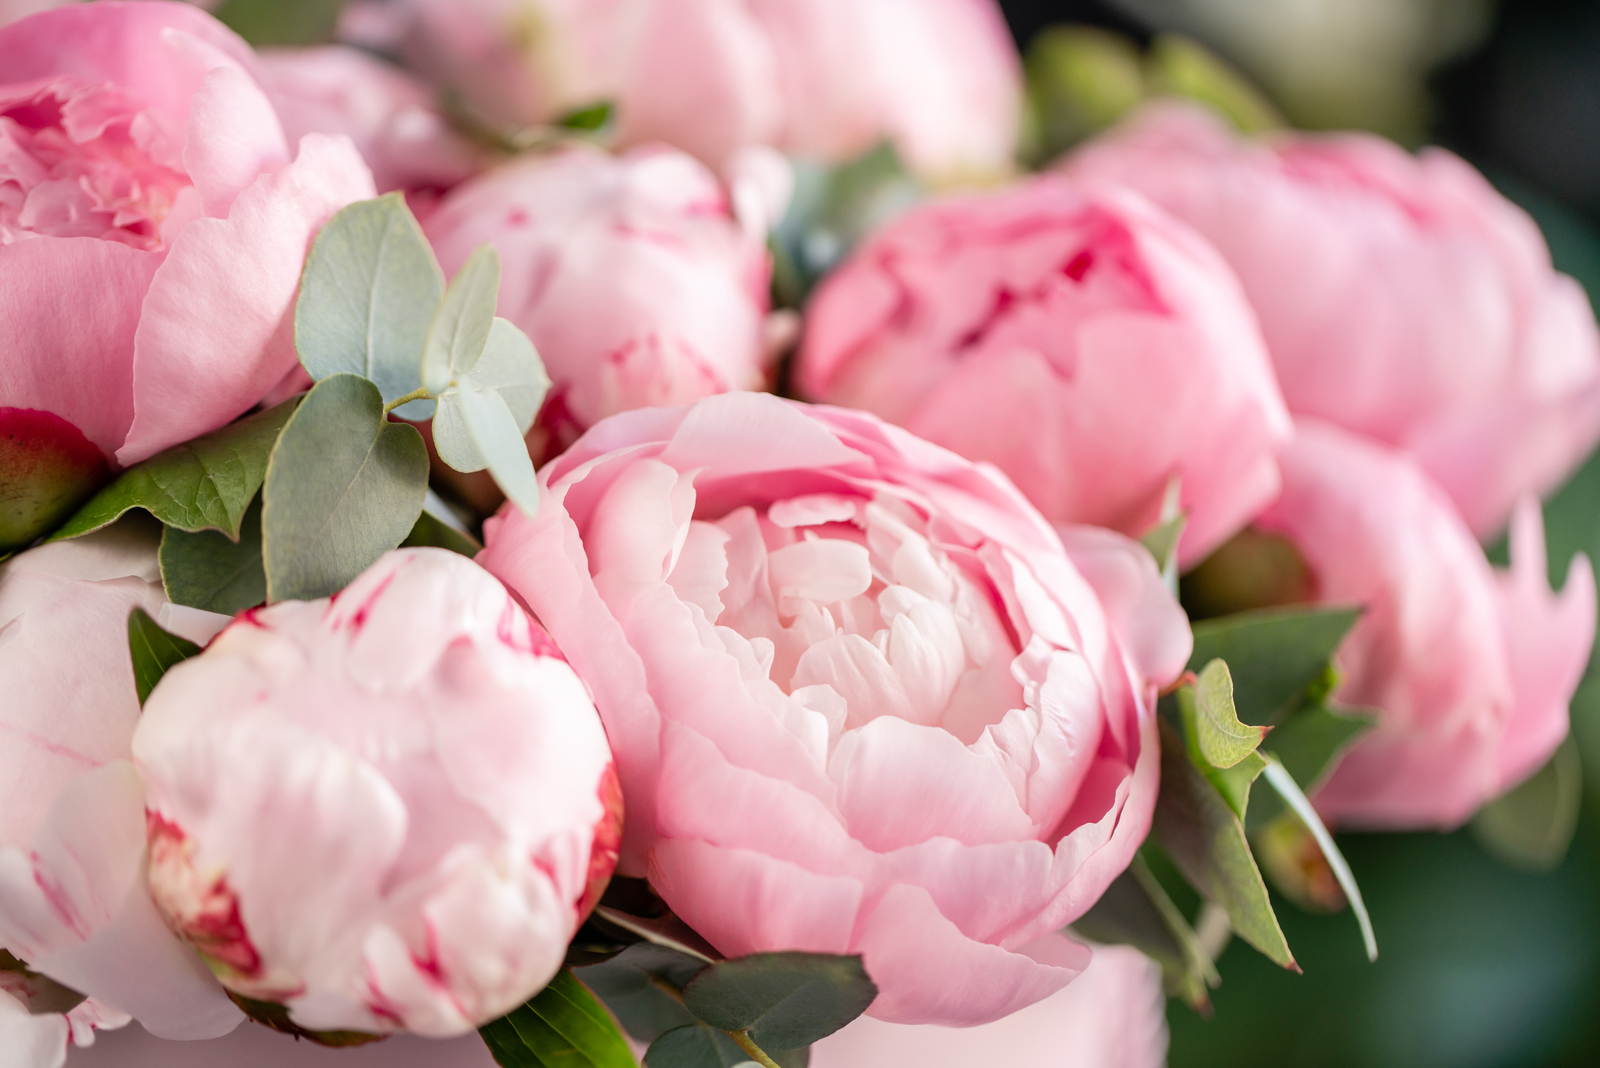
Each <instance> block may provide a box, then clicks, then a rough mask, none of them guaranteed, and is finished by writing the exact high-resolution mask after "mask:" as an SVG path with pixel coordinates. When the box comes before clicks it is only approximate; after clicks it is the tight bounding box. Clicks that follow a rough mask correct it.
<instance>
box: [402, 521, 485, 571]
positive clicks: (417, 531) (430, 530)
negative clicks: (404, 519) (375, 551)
mask: <svg viewBox="0 0 1600 1068" xmlns="http://www.w3.org/2000/svg"><path fill="white" fill-rule="evenodd" d="M400 545H401V547H402V548H405V547H408V546H410V547H426V548H434V549H449V550H450V551H451V552H453V553H460V554H461V555H462V556H465V557H467V558H468V559H471V558H472V557H474V556H477V555H478V553H479V552H481V551H482V550H483V546H482V545H479V544H478V542H477V541H476V539H474V538H472V537H471V536H469V535H467V534H463V533H461V531H459V530H457V529H456V528H455V527H452V526H451V525H450V524H448V523H446V522H445V521H444V520H442V519H440V518H439V517H438V516H435V515H434V514H433V513H432V512H429V511H427V510H426V509H424V510H423V513H422V514H421V515H419V516H417V521H416V523H415V524H414V525H413V526H412V528H411V533H410V534H407V535H406V540H405V541H403V542H401V543H400Z"/></svg>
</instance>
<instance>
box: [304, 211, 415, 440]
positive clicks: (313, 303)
mask: <svg viewBox="0 0 1600 1068" xmlns="http://www.w3.org/2000/svg"><path fill="white" fill-rule="evenodd" d="M443 294H444V274H443V272H441V271H440V270H439V264H438V261H437V260H435V259H434V256H433V250H432V249H431V248H430V247H429V246H428V241H427V239H426V238H425V237H423V236H422V228H421V227H419V226H418V225H417V220H416V217H415V216H413V215H412V214H411V211H410V209H408V208H407V207H406V202H405V198H404V197H403V196H402V195H401V194H399V193H390V194H388V195H387V196H382V197H379V198H378V199H376V200H364V201H360V202H359V203H355V204H351V205H349V206H348V207H346V208H343V209H341V210H340V211H339V213H338V214H336V215H335V216H334V217H333V218H332V219H330V220H328V223H327V225H325V226H324V227H323V228H322V230H321V231H320V232H319V233H318V234H317V239H316V241H315V242H314V243H313V244H312V246H311V253H310V255H308V256H307V257H306V267H305V273H304V274H303V275H302V276H301V280H300V297H299V300H298V301H296V303H295V309H294V343H295V348H296V349H297V350H299V353H300V362H301V363H302V364H304V365H305V368H306V370H307V371H309V372H310V373H311V377H312V378H313V379H315V380H316V381H319V382H320V381H322V380H323V379H324V378H327V377H328V376H329V375H335V374H353V375H361V376H363V377H365V378H369V379H371V380H372V381H373V382H374V383H376V384H377V386H378V389H379V390H380V391H381V392H382V394H383V399H384V401H385V403H387V402H389V401H393V400H395V399H396V398H399V397H403V396H405V395H406V394H407V393H411V392H414V391H415V390H416V389H417V387H418V386H420V385H421V384H422V378H421V363H422V347H423V343H424V342H425V341H426V340H427V338H428V328H429V325H430V324H431V323H432V321H433V315H434V311H435V310H436V309H437V308H438V307H439V301H440V298H441V297H442V296H443ZM400 414H401V415H402V416H403V417H404V418H407V419H413V420H415V419H427V418H429V417H430V416H432V414H433V405H432V403H431V402H429V401H412V402H411V403H409V404H407V405H405V406H404V407H403V408H401V409H400Z"/></svg>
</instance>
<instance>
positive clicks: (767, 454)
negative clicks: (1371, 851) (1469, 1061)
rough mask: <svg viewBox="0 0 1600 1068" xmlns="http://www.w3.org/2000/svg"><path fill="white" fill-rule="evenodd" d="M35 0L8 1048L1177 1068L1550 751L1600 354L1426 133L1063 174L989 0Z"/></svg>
mask: <svg viewBox="0 0 1600 1068" xmlns="http://www.w3.org/2000/svg"><path fill="white" fill-rule="evenodd" d="M24 6H25V7H26V8H27V10H23V9H22V7H18V8H17V9H16V10H15V11H13V10H12V8H11V7H7V6H5V5H4V4H3V3H0V23H4V24H3V25H0V309H3V312H4V314H0V351H3V352H4V362H3V366H0V554H5V555H0V679H3V682H4V686H5V692H6V697H5V700H4V701H3V702H0V1063H4V1064H6V1065H7V1066H10V1065H13V1064H14V1065H17V1066H18V1068H60V1066H61V1065H63V1064H64V1063H67V1062H68V1053H69V1046H73V1045H75V1046H86V1045H90V1044H93V1043H95V1042H96V1041H97V1040H96V1032H97V1031H100V1032H105V1034H103V1035H102V1036H101V1037H100V1039H99V1041H100V1042H101V1043H102V1044H103V1045H104V1046H105V1047H109V1048H110V1052H109V1053H108V1056H110V1057H117V1056H122V1057H126V1058H129V1059H130V1061H129V1062H130V1063H131V1062H132V1061H133V1060H138V1059H139V1058H141V1057H146V1058H149V1057H153V1058H156V1059H158V1060H161V1061H162V1062H163V1063H165V1062H166V1060H167V1059H169V1058H170V1057H172V1056H175V1054H173V1053H172V1050H173V1049H177V1048H180V1047H174V1046H169V1045H168V1043H170V1042H175V1041H187V1040H207V1039H215V1040H221V1044H219V1045H215V1046H210V1047H206V1048H210V1049H213V1050H221V1051H230V1052H223V1053H222V1054H221V1055H222V1056H223V1057H224V1059H226V1058H227V1057H229V1056H233V1055H237V1056H241V1057H242V1056H245V1055H246V1053H245V1052H244V1051H246V1050H254V1051H256V1053H253V1054H249V1055H251V1056H255V1055H259V1056H261V1057H266V1058H269V1059H270V1060H271V1063H281V1064H286V1065H292V1064H295V1063H298V1061H297V1060H296V1058H297V1057H303V1056H305V1054H304V1053H303V1050H304V1049H305V1048H306V1047H304V1046H296V1045H294V1043H293V1041H291V1039H290V1038H289V1037H285V1036H292V1037H293V1039H304V1040H308V1041H309V1042H310V1043H314V1044H320V1045H323V1046H328V1047H335V1048H339V1047H346V1046H353V1045H360V1044H364V1043H368V1042H375V1041H380V1040H389V1039H392V1041H391V1042H390V1046H389V1048H391V1049H393V1050H394V1051H395V1058H396V1059H395V1060H394V1063H397V1064H404V1063H409V1062H410V1061H411V1060H413V1059H415V1060H416V1061H417V1062H418V1063H428V1064H431V1065H452V1066H453V1065H462V1066H465V1065H469V1064H470V1065H477V1066H480V1068H481V1066H483V1065H486V1064H488V1063H489V1060H490V1059H491V1058H492V1059H493V1060H494V1061H495V1062H497V1063H499V1064H502V1065H506V1066H509V1068H522V1066H528V1065H545V1064H552V1065H553V1064H565V1063H585V1064H593V1065H596V1066H604V1068H613V1066H618V1068H622V1066H629V1065H634V1064H636V1063H637V1060H636V1058H637V1057H639V1056H640V1055H644V1056H645V1057H646V1058H647V1059H646V1060H645V1062H644V1063H646V1064H648V1065H650V1066H651V1068H674V1066H676V1068H698V1066H701V1065H708V1066H709V1065H717V1064H729V1063H740V1062H741V1060H748V1061H754V1062H756V1063H758V1064H761V1065H766V1066H769V1068H771V1066H773V1065H776V1064H788V1063H805V1060H804V1059H805V1058H806V1057H808V1056H809V1057H810V1058H811V1060H810V1063H812V1064H814V1065H817V1066H819V1068H865V1066H868V1065H882V1064H888V1063H899V1062H902V1061H903V1062H907V1063H910V1062H912V1061H915V1062H916V1063H918V1064H925V1065H932V1066H935V1068H938V1066H942V1065H946V1064H949V1065H952V1066H953V1065H957V1064H960V1065H971V1064H980V1063H990V1062H993V1063H1002V1062H1004V1063H1052V1062H1064V1063H1074V1064H1078V1063H1082V1064H1087V1065H1091V1066H1096V1068H1098V1066H1104V1068H1113V1066H1126V1068H1154V1066H1155V1065H1158V1064H1160V1063H1161V1062H1162V1060H1163V1058H1164V1055H1165V1045H1166V1031H1165V1024H1164V1016H1163V1012H1164V1000H1165V999H1164V996H1163V992H1165V993H1166V994H1171V995H1174V996H1177V997H1181V998H1183V999H1184V1000H1186V1001H1188V1002H1189V1003H1190V1004H1191V1005H1195V1006H1203V1005H1204V1003H1205V1001H1206V997H1207V995H1206V991H1207V989H1208V988H1209V986H1211V985H1215V981H1216V972H1215V968H1214V959H1213V958H1214V957H1215V956H1216V954H1217V952H1218V948H1219V938H1218V935H1219V934H1221V935H1226V933H1227V932H1228V931H1229V930H1231V931H1233V932H1236V933H1237V934H1238V935H1239V936H1240V937H1241V938H1243V939H1244V940H1245V941H1247V942H1249V943H1250V944H1251V945H1252V946H1254V947H1255V948H1256V949H1258V950H1260V951H1261V952H1262V953H1264V954H1265V955H1267V956H1268V957H1269V958H1271V959H1273V960H1274V961H1276V962H1277V963H1279V964H1283V965H1285V966H1294V958H1293V955H1292V953H1291V951H1290V949H1289V946H1288V944H1287V941H1286V940H1285V938H1284V935H1283V932H1282V929H1281V928H1280V926H1279V924H1278V921H1277V918H1276V915H1275V914H1274V912H1273V905H1272V901H1271V899H1270V898H1269V897H1268V893H1267V890H1266V886H1265V883H1264V882H1263V881H1262V875H1263V872H1264V873H1265V875H1266V876H1267V877H1269V878H1271V879H1272V880H1273V881H1274V882H1275V883H1276V884H1277V885H1278V887H1279V889H1281V890H1283V891H1284V892H1285V893H1286V894H1287V895H1288V896H1289V897H1290V898H1292V899H1294V900H1297V901H1307V900H1309V901H1312V902H1313V903H1320V904H1323V905H1327V904H1329V903H1330V901H1331V902H1332V903H1333V904H1336V905H1339V906H1341V907H1342V905H1343V904H1344V902H1345V901H1346V900H1348V901H1349V903H1350V904H1351V905H1352V906H1353V910H1354V911H1355V913H1356V914H1357V916H1358V918H1359V920H1360V922H1361V924H1362V927H1363V932H1364V934H1365V937H1366V939H1367V942H1368V947H1369V952H1373V951H1374V947H1373V932H1372V930H1371V927H1370V924H1369V922H1368V918H1367V916H1366V912H1365V908H1364V905H1363V903H1362V900H1361V898H1360V894H1359V889H1358V887H1357V885H1356V880H1355V877H1354V875H1353V874H1352V872H1351V871H1350V868H1349V866H1348V865H1347V864H1346V862H1345V861H1344V858H1343V857H1342V856H1340V854H1339V852H1338V848H1337V846H1336V844H1335V842H1334V841H1333V839H1332V838H1331V837H1330V836H1329V833H1328V829H1327V827H1328V825H1332V826H1334V827H1336V828H1337V827H1368V828H1379V829H1416V828H1430V827H1441V828H1448V827H1454V826H1457V825H1459V824H1461V823H1463V822H1465V821H1466V820H1468V819H1470V818H1472V817H1473V815H1474V814H1475V813H1477V812H1478V811H1479V810H1480V809H1481V808H1482V807H1483V806H1485V805H1486V804H1490V803H1493V802H1494V801H1495V800H1496V799H1497V798H1500V797H1502V796H1503V795H1505V794H1506V793H1507V792H1508V791H1511V790H1513V789H1515V788H1517V787H1518V786H1519V784H1521V783H1523V782H1524V781H1525V780H1528V779H1529V778H1530V777H1531V776H1534V775H1536V774H1537V773H1539V772H1540V769H1542V768H1544V767H1545V766H1546V764H1547V763H1548V762H1549V761H1550V760H1551V758H1552V754H1554V753H1556V751H1557V748H1558V747H1559V746H1560V745H1561V744H1562V743H1563V740H1564V739H1565V737H1566V734H1567V726H1568V702H1569V700H1570V699H1571V697H1572V694H1573V691H1574V689H1575V688H1576V686H1577V685H1578V682H1579V679H1580V677H1581V675H1582V673H1583V671H1584V669H1585V666H1586V664H1587V663H1588V659H1589V655H1590V649H1591V646H1592V644H1593V639H1594V632H1595V617H1596V594H1595V586H1594V578H1593V575H1592V572H1591V570H1590V567H1589V565H1588V562H1587V560H1585V559H1583V558H1582V557H1578V558H1576V559H1575V560H1574V561H1573V562H1572V563H1571V565H1570V567H1569V569H1568V578H1567V580H1566V582H1565V585H1564V588H1563V589H1562V590H1561V591H1560V592H1559V593H1558V592H1554V591H1553V590H1552V588H1551V585H1550V581H1549V579H1548V577H1547V574H1546V571H1547V561H1546V548H1545V541H1544V531H1543V527H1542V523H1541V519H1540V512H1539V497H1540V495H1541V494H1548V493H1549V492H1551V491H1553V490H1554V489H1555V488H1556V487H1557V486H1558V485H1559V484H1560V483H1561V482H1562V481H1563V479H1565V478H1566V477H1567V476H1568V475H1569V474H1570V473H1571V472H1572V471H1573V470H1574V469H1575V468H1576V467H1577V465H1578V464H1580V463H1581V462H1582V461H1583V460H1584V458H1585V457H1586V456H1587V455H1588V454H1589V452H1590V451H1591V449H1593V447H1594V446H1595V444H1596V442H1597V440H1600V329H1597V326H1596V323H1595V320H1594V316H1593V314H1592V312H1591V310H1590V308H1589V305H1588V302H1587V299H1586V298H1585V297H1584V295H1583V292H1582V290H1581V289H1580V288H1579V287H1578V285H1577V284H1576V283H1575V282H1573V281H1572V280H1571V279H1569V278H1566V277H1565V276H1563V275H1560V274H1558V273H1556V272H1555V271H1554V270H1553V269H1552V266H1551V263H1550V257H1549V253H1548V250H1547V248H1546V247H1545V245H1544V242H1543V239H1542V237H1541V236H1540V234H1539V232H1538V230H1537V228H1536V227H1535V226H1534V225H1533V223H1532V222H1531V221H1530V220H1529V219H1528V218H1527V217H1526V216H1525V215H1523V214H1522V213H1521V212H1520V211H1519V210H1518V209H1516V208H1515V207H1513V206H1512V205H1511V204H1510V203H1509V202H1507V201H1506V200H1504V199H1503V198H1501V197H1500V196H1499V194H1497V193H1496V192H1495V191H1494V189H1493V188H1492V187H1491V186H1490V185H1489V184H1488V183H1487V182H1486V181H1485V180H1484V179H1483V178H1482V177H1481V176H1480V175H1478V174H1477V172H1475V171H1473V170H1472V169H1471V168H1470V167H1469V166H1468V165H1467V164H1465V163H1464V162H1463V161H1461V160H1460V159H1458V158H1456V157H1454V156H1452V155H1449V154H1448V153H1445V152H1443V151H1442V150H1428V151H1426V152H1424V153H1422V154H1421V155H1417V156H1413V155H1410V154H1407V153H1406V152H1404V151H1403V150H1401V149H1399V148H1398V147H1396V146H1394V145H1392V144H1390V143H1388V142H1385V141H1382V140H1380V139H1378V138H1375V137H1372V136H1369V135H1355V134H1350V135H1337V136H1322V135H1318V136H1313V135H1304V134H1295V133H1290V132H1282V131H1280V132H1276V133H1273V134H1271V135H1268V136H1265V137H1261V138H1255V139H1251V138H1246V137H1244V136H1243V135H1241V134H1238V133H1236V132H1234V131H1232V130H1230V129H1229V128H1228V127H1227V126H1226V125H1225V124H1224V122H1223V120H1222V119H1220V118H1218V117H1216V116H1215V115H1213V114H1212V113H1211V112H1209V111H1207V110H1205V109H1203V108H1201V107H1200V106H1199V105H1196V104H1193V103H1179V102H1174V101H1167V102H1161V103H1157V104H1154V105H1151V106H1149V107H1147V108H1146V109H1144V110H1141V111H1140V112H1139V113H1137V114H1135V115H1134V116H1133V117H1132V118H1131V119H1129V120H1128V121H1127V122H1126V123H1124V124H1123V125H1121V126H1119V127H1118V128H1116V129H1114V130H1112V131H1110V132H1108V133H1106V134H1103V135H1102V136H1100V137H1099V138H1097V139H1094V140H1091V141H1089V142H1087V143H1086V144H1084V145H1081V146H1079V147H1078V148H1077V149H1076V150H1075V151H1073V152H1071V153H1070V154H1068V155H1067V156H1065V157H1063V158H1062V159H1060V160H1058V161H1056V162H1055V163H1053V164H1052V165H1050V166H1049V167H1048V168H1047V169H1045V170H1042V171H1040V172H1038V173H1035V174H1031V175H1026V176H1019V166H1020V165H1019V164H1018V162H1017V160H1016V156H1017V153H1018V151H1019V146H1018V141H1017V135H1018V127H1019V120H1020V113H1021V111H1022V108H1023V98H1024V84H1023V73H1022V67H1021V64H1020V62H1019V60H1018V57H1017V55H1016V53H1015V50H1014V49H1013V48H1012V45H1011V42H1010V38H1009V36H1008V35H1007V33H1006V31H1005V27H1004V23H1003V20H1002V18H1001V15H1000V11H999V8H998V7H997V6H996V5H995V4H994V3H992V2H990V0H673V2H672V3H665V2H657V0H606V2H601V0H473V2H471V3H462V2H452V3H442V2H433V0H383V2H377V0H353V2H351V3H350V4H348V5H345V6H344V9H343V13H342V15H341V16H340V18H339V20H338V23H337V26H336V27H334V28H330V30H329V35H330V36H336V37H337V38H339V39H340V40H341V41H342V42H343V43H332V44H330V43H322V44H319V45H318V46H317V47H313V48H303V49H295V48H282V47H279V48H264V49H262V50H261V51H259V52H258V51H256V50H254V49H253V48H252V47H251V46H250V45H249V44H247V43H246V42H245V40H243V39H242V38H241V37H239V36H237V35H235V33H234V32H233V31H232V30H230V29H228V28H227V27H225V26H224V25H223V24H222V23H221V22H219V21H218V20H217V19H216V18H213V17H212V16H211V15H208V14H206V13H205V12H204V11H202V10H200V8H199V7H197V6H191V5H185V4H179V3H169V2H164V0H101V2H96V3H92V4H74V3H65V4H60V5H56V4H51V3H49V2H45V3H32V2H29V3H27V4H26V5H24ZM35 8H41V9H43V10H39V11H37V12H35V11H34V10H33V9H35ZM223 16H224V17H229V16H228V14H227V12H226V11H225V12H224V13H223ZM8 20H10V21H8ZM244 22H248V20H244ZM244 22H241V25H243V24H244ZM357 46H360V47H357ZM1036 118H1037V117H1036ZM935 188H937V189H939V194H938V195H928V191H929V190H931V189H935ZM379 194H382V195H379ZM863 235H864V236H863ZM858 237H859V238H860V240H859V241H857V240H856V238H858ZM852 244H853V246H854V247H847V246H851V245H852ZM1508 526H1509V529H1510V566H1509V568H1504V569H1502V568H1497V567H1495V566H1493V565H1492V564H1491V563H1490V558H1489V555H1488V554H1487V553H1486V551H1485V549H1484V547H1483V545H1482V544H1481V543H1480V540H1479V539H1480V538H1493V537H1495V536H1497V535H1498V534H1499V533H1501V532H1502V531H1504V530H1506V529H1507V527H1508ZM1258 779H1259V780H1260V785H1257V786H1255V787H1254V789H1255V790H1256V796H1257V801H1256V802H1255V803H1254V804H1250V803H1249V802H1250V797H1251V791H1252V784H1253V783H1256V782H1257V780H1258ZM1269 791H1270V792H1269ZM1152 860H1154V861H1155V863H1152ZM1258 861H1259V864H1258ZM1179 882H1185V883H1187V884H1189V885H1191V886H1192V887H1193V888H1194V889H1195V890H1196V891H1198V893H1199V896H1200V897H1201V898H1202V899H1203V900H1204V902H1205V906H1204V910H1205V911H1204V913H1203V922H1199V920H1200V917H1195V916H1189V915H1185V914H1184V913H1183V911H1182V910H1181V909H1179V908H1178V906H1177V905H1176V904H1174V902H1173V900H1172V898H1171V897H1170V896H1169V894H1170V891H1171V890H1172V889H1173V888H1175V887H1176V885H1177V884H1178V883H1179ZM1330 887H1331V889H1330ZM1196 928H1198V930H1197V929H1196ZM1141 951H1142V952H1141ZM133 1021H137V1022H138V1023H139V1024H140V1025H141V1028H140V1029H131V1028H127V1026H126V1025H128V1024H129V1023H131V1022H133ZM247 1021H248V1026H244V1027H241V1025H244V1024H246V1022H247ZM930 1025H937V1026H930ZM952 1028H961V1029H962V1030H959V1031H954V1030H950V1029H952ZM271 1032H282V1033H283V1034H272V1033H271ZM223 1036H228V1037H227V1038H225V1039H224V1038H223ZM407 1036H417V1037H416V1038H412V1037H407ZM479 1036H481V1037H479ZM420 1039H428V1040H431V1041H429V1042H426V1043H423V1042H421V1041H420ZM408 1043H410V1044H408ZM197 1048H198V1047H197ZM646 1049H648V1052H647V1053H646V1052H645V1051H646ZM807 1051H810V1052H809V1053H808V1052H807ZM333 1055H334V1054H329V1056H333ZM108 1063H109V1061H108ZM141 1063H142V1062H141ZM172 1063H177V1062H176V1061H173V1062H172ZM307 1063H309V1062H307ZM317 1063H322V1062H321V1061H320V1060H319V1061H318V1062H317Z"/></svg>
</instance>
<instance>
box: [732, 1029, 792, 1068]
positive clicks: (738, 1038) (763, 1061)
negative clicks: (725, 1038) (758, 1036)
mask: <svg viewBox="0 0 1600 1068" xmlns="http://www.w3.org/2000/svg"><path fill="white" fill-rule="evenodd" d="M728 1035H729V1037H731V1038H732V1039H733V1040H734V1041H735V1042H737V1043H739V1048H740V1049H742V1050H744V1051H745V1052H746V1053H748V1054H749V1055H750V1059H751V1060H753V1061H755V1062H756V1063H757V1064H759V1065H761V1068H779V1065H778V1062H777V1061H775V1060H773V1059H772V1058H771V1057H769V1056H767V1054H766V1051H764V1050H763V1049H762V1048H761V1047H760V1046H758V1045H756V1043H755V1039H753V1038H751V1037H750V1032H749V1031H729V1032H728Z"/></svg>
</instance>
